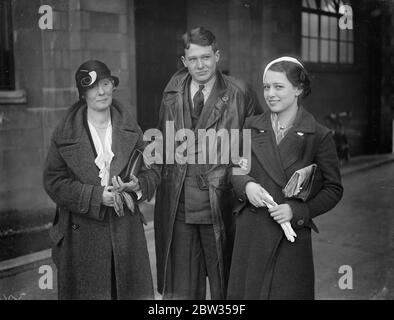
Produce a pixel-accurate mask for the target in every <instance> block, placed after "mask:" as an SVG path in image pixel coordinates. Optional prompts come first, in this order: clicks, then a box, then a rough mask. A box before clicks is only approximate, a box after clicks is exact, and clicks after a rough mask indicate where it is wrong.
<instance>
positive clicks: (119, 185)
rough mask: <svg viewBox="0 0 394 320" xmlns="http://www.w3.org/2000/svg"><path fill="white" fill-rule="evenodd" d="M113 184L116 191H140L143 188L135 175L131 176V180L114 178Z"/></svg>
mask: <svg viewBox="0 0 394 320" xmlns="http://www.w3.org/2000/svg"><path fill="white" fill-rule="evenodd" d="M112 184H113V186H114V187H115V191H117V192H122V191H126V192H138V191H140V190H141V187H140V183H139V182H138V178H137V177H136V176H134V175H132V176H131V181H130V182H123V181H122V179H121V178H120V177H119V176H118V177H113V178H112Z"/></svg>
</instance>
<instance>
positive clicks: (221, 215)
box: [154, 69, 261, 296]
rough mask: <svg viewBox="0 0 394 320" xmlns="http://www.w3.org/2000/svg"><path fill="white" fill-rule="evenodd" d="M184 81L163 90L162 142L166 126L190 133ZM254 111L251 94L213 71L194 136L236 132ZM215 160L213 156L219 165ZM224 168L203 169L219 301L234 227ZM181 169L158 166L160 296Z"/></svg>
mask: <svg viewBox="0 0 394 320" xmlns="http://www.w3.org/2000/svg"><path fill="white" fill-rule="evenodd" d="M189 79H190V75H189V73H188V71H187V69H181V70H180V71H178V72H177V73H176V74H175V75H174V76H173V77H172V78H171V80H170V81H169V83H168V84H167V86H166V88H165V90H164V94H163V99H162V103H161V109H160V120H159V128H160V129H161V130H162V132H163V134H164V136H166V122H167V121H173V122H174V126H175V132H176V131H178V130H179V129H183V128H191V122H190V121H191V120H190V119H191V118H190V117H186V116H185V114H184V97H185V90H187V89H186V87H187V85H186V84H187V83H188V81H189ZM260 110H261V106H260V104H259V102H258V99H257V97H256V95H255V93H254V91H253V90H251V88H249V87H248V86H247V85H246V84H245V83H243V82H242V81H238V80H235V79H234V78H232V77H228V76H226V75H223V74H221V73H220V72H219V71H218V72H217V80H216V84H215V87H214V88H213V91H212V93H211V95H210V97H209V99H208V101H207V102H206V104H205V106H204V109H203V111H202V113H201V116H200V119H199V121H198V123H197V125H196V127H195V128H194V130H195V132H197V130H198V129H213V130H216V131H217V130H220V129H227V130H230V129H240V128H242V126H243V124H244V121H245V119H246V117H247V116H251V115H253V114H254V113H255V111H257V112H259V111H260ZM186 111H187V110H186ZM176 147H177V146H176ZM218 149H219V148H218ZM164 150H166V149H164ZM220 156H221V155H220V151H219V152H218V158H219V159H220ZM227 167H228V166H227V165H221V164H207V167H206V168H207V171H206V172H207V173H206V178H207V180H208V187H209V198H210V205H211V213H212V221H213V229H214V234H215V239H216V251H217V255H218V261H219V274H220V286H221V292H222V294H223V296H225V291H226V286H227V279H228V272H229V263H230V259H231V249H232V243H233V238H234V230H233V224H234V223H233V218H232V215H231V199H232V198H233V197H232V193H231V191H230V185H229V181H228V178H227ZM186 169H187V165H186V164H179V163H177V162H175V164H165V165H163V166H162V179H161V184H160V185H159V187H158V190H157V195H156V205H155V219H154V224H155V241H156V258H157V259H156V264H157V281H158V291H159V292H160V293H164V292H165V283H166V281H170V280H169V277H172V276H176V275H172V274H171V272H169V271H168V268H167V267H168V265H169V259H171V256H170V247H171V241H172V233H173V227H174V221H175V216H176V212H177V208H178V203H179V197H180V194H181V189H182V186H183V184H184V180H185V175H186ZM170 282H171V281H170Z"/></svg>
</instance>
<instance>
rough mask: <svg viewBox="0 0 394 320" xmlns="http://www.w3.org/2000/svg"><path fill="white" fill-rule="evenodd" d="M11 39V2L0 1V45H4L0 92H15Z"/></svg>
mask: <svg viewBox="0 0 394 320" xmlns="http://www.w3.org/2000/svg"><path fill="white" fill-rule="evenodd" d="M13 38H14V37H13V21H12V2H11V0H2V1H1V3H0V43H2V44H4V45H1V47H0V68H1V69H0V91H13V90H15V61H14V43H13ZM1 64H3V67H1ZM7 74H8V75H7Z"/></svg>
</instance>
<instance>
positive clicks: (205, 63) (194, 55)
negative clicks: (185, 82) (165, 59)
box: [182, 43, 220, 84]
mask: <svg viewBox="0 0 394 320" xmlns="http://www.w3.org/2000/svg"><path fill="white" fill-rule="evenodd" d="M219 58H220V54H219V50H216V52H213V49H212V46H204V47H202V46H199V45H197V44H193V43H191V44H190V47H189V49H185V56H184V57H182V62H183V65H184V66H185V67H186V68H187V69H188V70H189V73H190V75H191V76H192V78H193V80H194V81H196V82H198V83H200V84H204V83H207V82H208V81H209V80H210V79H212V77H213V76H214V75H215V72H216V65H217V63H218V62H219Z"/></svg>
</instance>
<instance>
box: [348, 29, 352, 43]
mask: <svg viewBox="0 0 394 320" xmlns="http://www.w3.org/2000/svg"><path fill="white" fill-rule="evenodd" d="M347 32H348V40H350V41H353V30H351V29H348V30H347Z"/></svg>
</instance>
